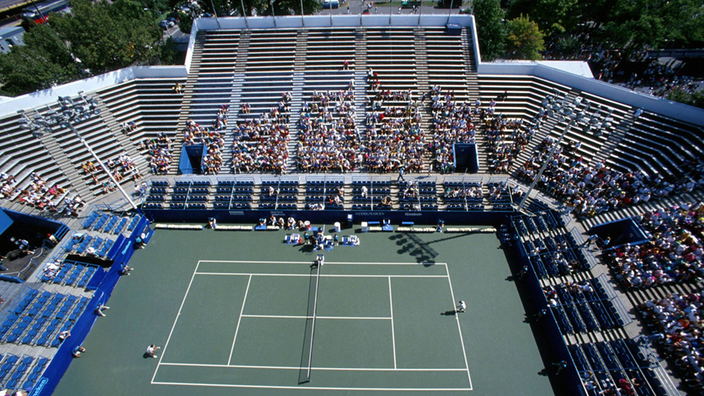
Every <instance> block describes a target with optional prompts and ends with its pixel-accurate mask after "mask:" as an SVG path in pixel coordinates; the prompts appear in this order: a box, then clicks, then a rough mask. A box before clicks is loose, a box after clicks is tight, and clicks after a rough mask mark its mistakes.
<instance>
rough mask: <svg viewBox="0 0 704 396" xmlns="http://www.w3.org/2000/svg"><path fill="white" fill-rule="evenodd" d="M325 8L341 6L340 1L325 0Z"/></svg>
mask: <svg viewBox="0 0 704 396" xmlns="http://www.w3.org/2000/svg"><path fill="white" fill-rule="evenodd" d="M323 8H340V2H339V1H338V0H324V1H323Z"/></svg>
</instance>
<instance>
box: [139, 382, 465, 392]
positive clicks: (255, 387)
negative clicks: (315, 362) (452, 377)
mask: <svg viewBox="0 0 704 396" xmlns="http://www.w3.org/2000/svg"><path fill="white" fill-rule="evenodd" d="M152 384H154V385H179V386H208V387H216V388H251V389H311V390H329V391H363V392H370V391H389V392H467V391H471V390H472V389H471V388H345V387H325V386H284V385H239V384H204V383H198V382H152Z"/></svg>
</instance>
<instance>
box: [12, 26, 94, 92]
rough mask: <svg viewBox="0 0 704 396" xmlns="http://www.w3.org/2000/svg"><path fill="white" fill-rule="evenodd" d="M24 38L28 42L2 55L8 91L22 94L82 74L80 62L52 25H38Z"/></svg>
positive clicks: (78, 76) (62, 82) (61, 82)
mask: <svg viewBox="0 0 704 396" xmlns="http://www.w3.org/2000/svg"><path fill="white" fill-rule="evenodd" d="M23 39H24V42H25V45H23V46H19V45H17V46H14V47H12V51H11V52H10V53H9V54H4V55H0V82H1V83H2V84H4V86H3V90H4V91H5V92H6V93H8V94H10V95H20V94H23V93H26V92H31V91H36V90H40V89H47V88H50V87H52V86H54V85H58V84H65V83H67V82H70V81H73V80H75V79H77V78H80V75H81V68H80V66H79V65H78V64H77V63H76V62H75V61H74V60H73V58H72V56H71V53H70V52H69V50H68V47H67V46H66V44H65V43H64V42H63V41H62V40H61V38H60V37H59V36H58V35H57V34H56V32H55V31H54V30H53V29H51V27H50V26H48V25H45V24H44V25H38V26H36V27H34V28H33V29H32V30H30V31H29V32H27V33H26V34H25V35H24V37H23Z"/></svg>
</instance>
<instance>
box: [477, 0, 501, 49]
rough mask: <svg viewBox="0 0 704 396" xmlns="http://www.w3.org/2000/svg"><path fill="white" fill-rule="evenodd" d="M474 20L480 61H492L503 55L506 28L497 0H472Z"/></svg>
mask: <svg viewBox="0 0 704 396" xmlns="http://www.w3.org/2000/svg"><path fill="white" fill-rule="evenodd" d="M474 20H475V22H476V24H477V36H478V37H477V39H478V41H479V49H480V51H481V55H482V60H487V61H492V60H494V59H496V58H498V57H500V56H501V55H503V53H504V49H505V48H506V45H505V44H506V26H505V25H504V22H503V20H504V11H503V10H502V9H501V4H500V2H499V0H474Z"/></svg>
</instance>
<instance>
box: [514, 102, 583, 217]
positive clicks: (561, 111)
mask: <svg viewBox="0 0 704 396" xmlns="http://www.w3.org/2000/svg"><path fill="white" fill-rule="evenodd" d="M550 102H551V104H552V107H553V109H556V110H557V112H558V113H557V117H558V119H559V120H560V121H563V120H564V119H565V118H566V117H569V122H568V123H567V125H566V126H565V129H563V130H562V133H561V134H560V137H559V138H558V139H557V142H555V144H554V145H553V146H552V149H551V150H550V153H549V154H548V156H547V157H546V158H545V160H544V161H543V165H542V166H541V167H540V170H539V171H538V173H537V174H536V175H535V177H534V178H533V182H532V183H531V184H530V187H528V191H527V192H526V193H525V194H523V198H521V202H520V203H519V204H518V212H520V211H521V210H523V206H524V205H525V204H526V200H527V199H528V196H529V195H530V193H531V192H533V188H535V185H536V184H538V181H539V180H540V178H541V177H542V176H543V172H544V171H545V168H547V167H548V164H550V162H552V160H553V158H554V157H555V152H556V151H557V148H558V147H559V146H560V143H562V139H563V138H564V137H565V134H566V133H567V131H569V129H570V128H571V127H572V125H574V124H576V123H578V122H580V121H582V119H583V118H584V113H583V112H582V111H581V110H579V109H577V108H576V107H575V109H574V110H572V109H570V108H567V107H566V106H565V104H564V102H563V103H559V104H557V103H555V102H554V101H553V100H552V98H550ZM579 102H580V101H579V100H575V104H577V103H579ZM550 112H552V110H550Z"/></svg>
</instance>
